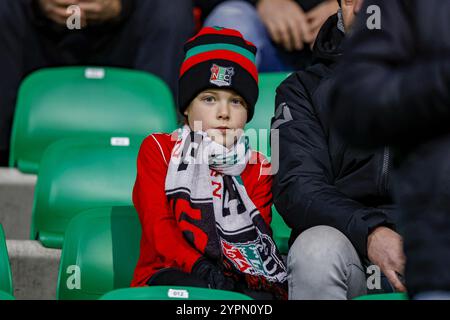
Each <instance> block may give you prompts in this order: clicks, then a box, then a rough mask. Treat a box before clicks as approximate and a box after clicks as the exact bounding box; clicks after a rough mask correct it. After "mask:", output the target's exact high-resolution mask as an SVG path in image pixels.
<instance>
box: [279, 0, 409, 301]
mask: <svg viewBox="0 0 450 320" xmlns="http://www.w3.org/2000/svg"><path fill="white" fill-rule="evenodd" d="M354 11H355V12H356V11H358V7H356V6H354V3H352V2H349V1H345V2H342V11H340V12H338V14H337V15H334V16H332V17H330V18H329V19H328V21H327V22H326V23H325V25H324V26H323V27H322V29H321V31H320V33H319V36H318V38H317V40H316V44H315V47H314V56H315V58H316V63H315V64H314V65H313V66H311V67H310V68H308V69H307V70H306V71H300V72H297V73H295V74H293V75H291V76H290V77H289V78H288V79H287V80H285V81H284V82H283V83H282V84H281V85H280V86H279V88H278V89H277V96H276V105H277V109H276V112H275V117H274V118H273V120H272V129H278V130H279V144H280V159H279V160H280V165H279V170H278V173H277V174H276V176H275V179H274V183H273V196H274V203H275V206H276V208H277V210H278V211H279V213H280V214H281V215H282V217H283V218H284V220H285V221H286V223H287V224H288V225H289V226H290V227H291V228H292V229H293V232H292V235H291V241H290V244H291V246H290V250H289V255H288V273H289V285H290V287H289V296H290V298H291V299H350V298H353V297H355V296H359V295H363V294H365V293H366V289H367V286H366V269H365V267H366V266H367V265H369V264H371V263H374V264H376V265H379V267H380V268H381V271H383V273H384V274H385V275H386V276H387V277H388V279H389V280H390V282H391V283H392V285H393V286H395V287H397V288H398V289H399V290H402V289H403V288H402V285H401V283H400V281H399V280H398V278H397V276H396V275H395V267H396V266H399V272H402V265H403V263H404V262H403V260H404V257H403V252H402V245H401V237H400V236H399V235H398V234H397V233H396V232H395V231H394V230H395V226H396V208H395V206H394V205H393V202H392V199H391V195H390V189H391V175H390V168H391V157H390V150H389V149H388V148H380V149H378V150H375V151H361V150H357V149H354V148H351V147H350V146H349V145H347V144H346V143H345V142H344V141H343V140H342V139H341V138H340V136H339V135H338V134H337V132H336V130H335V128H334V127H333V126H332V124H331V122H330V120H331V118H330V105H329V103H328V101H327V99H326V97H327V96H328V91H329V90H330V84H331V82H330V81H329V79H330V77H331V74H332V72H333V70H334V68H335V65H336V62H337V60H338V59H339V58H340V57H341V55H342V54H341V52H342V50H341V43H342V40H343V38H344V30H349V29H350V27H351V23H352V19H353V17H354V15H353V13H354ZM272 143H274V142H272Z"/></svg>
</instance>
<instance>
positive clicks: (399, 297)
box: [353, 293, 409, 300]
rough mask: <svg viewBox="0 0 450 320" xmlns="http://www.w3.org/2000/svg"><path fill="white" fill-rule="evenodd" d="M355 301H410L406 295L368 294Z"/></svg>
mask: <svg viewBox="0 0 450 320" xmlns="http://www.w3.org/2000/svg"><path fill="white" fill-rule="evenodd" d="M353 300H409V298H408V295H407V294H405V293H382V294H368V295H364V296H360V297H356V298H354V299H353Z"/></svg>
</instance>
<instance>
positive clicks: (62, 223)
mask: <svg viewBox="0 0 450 320" xmlns="http://www.w3.org/2000/svg"><path fill="white" fill-rule="evenodd" d="M127 139H129V144H128V145H127V143H124V141H123V140H125V142H127V141H128V140H127ZM117 140H118V138H97V139H91V140H83V139H64V140H60V141H57V142H55V143H54V144H52V145H51V146H50V147H49V148H48V149H47V151H46V152H45V154H44V156H43V158H42V162H41V167H40V170H39V175H38V181H37V184H36V189H35V194H34V205H33V216H32V223H31V236H30V237H31V239H38V240H39V241H40V242H41V243H42V244H43V245H44V246H45V247H50V248H61V247H62V243H63V240H64V233H65V229H66V227H67V225H68V223H69V222H70V220H71V219H72V218H73V217H74V216H75V215H76V214H77V213H78V212H80V211H83V210H87V209H92V208H96V207H104V206H117V205H132V199H131V197H132V190H133V185H134V181H135V179H136V159H137V154H138V151H139V146H140V144H141V139H140V138H133V137H128V138H120V139H119V143H117ZM111 141H116V143H113V144H111ZM120 141H122V143H120Z"/></svg>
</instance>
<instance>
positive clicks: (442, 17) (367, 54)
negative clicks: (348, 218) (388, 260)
mask: <svg viewBox="0 0 450 320" xmlns="http://www.w3.org/2000/svg"><path fill="white" fill-rule="evenodd" d="M369 6H372V7H371V8H370V9H374V8H375V9H377V10H378V11H379V12H380V13H381V29H369V28H367V26H366V19H367V18H368V17H369V16H368V15H365V16H363V17H362V19H360V20H359V21H358V24H357V26H356V28H355V34H354V35H353V37H352V38H351V39H350V41H349V48H348V52H346V56H345V58H344V59H343V62H342V65H341V66H340V70H342V71H341V72H339V73H337V76H336V80H335V89H334V90H333V93H332V101H333V102H334V111H333V113H334V117H335V119H336V124H337V126H338V127H339V129H340V131H341V133H342V134H343V135H344V136H345V137H346V138H347V140H348V141H350V142H352V143H353V144H355V145H359V146H361V147H372V146H380V145H384V144H390V145H392V146H393V147H394V149H395V150H396V160H395V163H396V167H397V172H396V185H395V190H394V191H395V195H396V201H397V202H398V204H399V206H400V207H401V212H402V219H401V221H402V225H403V226H404V230H403V232H402V233H403V235H404V239H405V253H406V255H407V258H408V260H407V264H406V270H405V277H406V284H407V288H408V292H409V294H410V295H411V296H413V297H414V296H416V295H417V294H418V293H419V292H421V293H424V292H426V291H447V292H450V272H449V270H450V194H449V190H450V179H449V173H450V126H449V122H450V35H449V30H450V20H449V17H450V1H439V0H429V1H420V0H405V1H403V0H390V1H383V0H367V1H366V2H365V3H364V7H363V10H364V11H366V8H369ZM374 6H375V7H374ZM369 25H370V24H369Z"/></svg>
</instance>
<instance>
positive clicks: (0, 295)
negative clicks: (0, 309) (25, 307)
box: [0, 291, 16, 301]
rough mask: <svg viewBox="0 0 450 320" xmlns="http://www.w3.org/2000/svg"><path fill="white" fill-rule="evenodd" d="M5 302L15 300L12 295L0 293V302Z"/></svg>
mask: <svg viewBox="0 0 450 320" xmlns="http://www.w3.org/2000/svg"><path fill="white" fill-rule="evenodd" d="M5 300H16V299H15V298H14V297H13V296H12V295H10V294H8V293H6V292H3V291H0V301H5Z"/></svg>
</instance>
